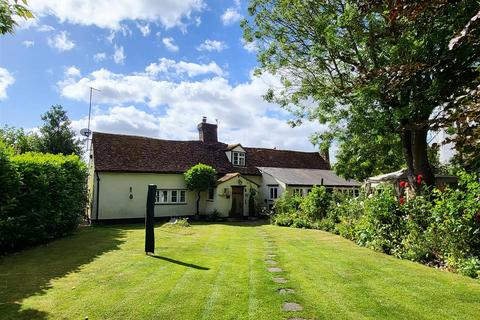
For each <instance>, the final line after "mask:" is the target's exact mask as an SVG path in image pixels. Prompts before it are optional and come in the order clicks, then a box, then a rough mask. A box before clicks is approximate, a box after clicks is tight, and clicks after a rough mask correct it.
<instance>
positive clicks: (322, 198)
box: [300, 186, 331, 220]
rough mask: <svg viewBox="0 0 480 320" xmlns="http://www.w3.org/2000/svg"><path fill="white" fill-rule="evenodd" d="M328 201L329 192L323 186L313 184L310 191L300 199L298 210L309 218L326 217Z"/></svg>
mask: <svg viewBox="0 0 480 320" xmlns="http://www.w3.org/2000/svg"><path fill="white" fill-rule="evenodd" d="M330 201H331V197H330V194H329V193H327V189H325V187H323V186H321V187H318V186H314V187H313V188H312V191H310V193H309V194H308V195H307V196H306V197H305V198H303V199H302V201H301V203H300V210H301V211H302V212H304V213H305V214H306V215H307V217H308V218H309V219H312V220H321V219H323V218H326V217H327V211H328V207H329V206H330Z"/></svg>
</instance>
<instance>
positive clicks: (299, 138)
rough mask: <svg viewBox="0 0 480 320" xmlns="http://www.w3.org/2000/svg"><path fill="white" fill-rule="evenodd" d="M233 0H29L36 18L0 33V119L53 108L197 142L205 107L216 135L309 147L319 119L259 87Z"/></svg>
mask: <svg viewBox="0 0 480 320" xmlns="http://www.w3.org/2000/svg"><path fill="white" fill-rule="evenodd" d="M246 4H247V3H246V2H243V1H242V2H241V1H238V0H226V1H207V0H182V1H178V0H162V1H155V0H136V1H131V0H117V1H109V0H83V1H76V0H62V1H58V0H30V1H29V5H30V9H31V10H32V11H33V13H34V14H35V16H36V19H34V20H30V21H27V22H24V21H21V22H20V27H19V28H18V29H17V30H16V33H15V34H14V35H5V36H2V37H0V125H1V126H3V125H10V126H15V127H23V128H25V129H27V131H28V130H35V128H37V127H38V126H40V125H41V119H40V115H41V114H43V113H45V112H46V111H47V110H48V109H49V108H50V106H51V105H54V104H61V105H62V106H64V108H65V109H66V110H67V111H68V115H69V117H70V119H71V120H72V126H73V128H74V129H75V130H76V132H79V130H80V129H81V128H84V127H86V126H87V118H88V102H89V90H90V89H89V87H94V88H96V89H98V90H100V91H93V97H92V98H93V99H92V100H93V109H92V118H91V128H92V130H93V131H101V132H110V133H120V134H133V135H141V136H150V137H156V138H161V139H175V140H196V139H198V131H197V128H196V126H197V124H198V123H199V122H200V121H201V119H202V117H203V116H206V117H207V119H208V122H212V123H214V122H215V121H218V124H219V139H220V140H221V141H223V142H226V143H237V142H239V143H241V144H242V145H244V146H250V147H268V148H273V147H276V148H280V149H293V150H304V151H314V150H315V147H314V146H313V145H312V144H311V143H310V141H309V137H310V136H311V135H312V134H313V133H315V132H316V131H318V130H320V126H319V125H318V124H316V123H309V122H307V123H305V124H303V125H302V126H300V127H296V128H291V127H290V126H289V125H288V124H287V121H288V120H289V119H292V116H291V115H290V114H289V113H288V112H287V111H285V110H283V109H281V108H280V107H279V106H277V105H275V104H269V103H266V102H265V101H264V100H263V98H262V95H263V94H264V93H265V92H266V90H267V89H268V88H269V87H270V86H274V87H275V86H278V85H279V83H278V79H277V78H275V77H274V76H272V75H263V76H260V77H256V76H254V75H253V70H254V69H255V67H256V66H257V61H256V49H255V46H254V45H251V44H249V45H247V44H245V43H244V42H243V41H242V29H241V27H240V21H241V19H243V18H245V17H247V12H246V9H247V8H246Z"/></svg>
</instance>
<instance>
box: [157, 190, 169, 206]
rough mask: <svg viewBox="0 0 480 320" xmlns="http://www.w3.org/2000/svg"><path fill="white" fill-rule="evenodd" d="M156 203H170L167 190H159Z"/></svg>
mask: <svg viewBox="0 0 480 320" xmlns="http://www.w3.org/2000/svg"><path fill="white" fill-rule="evenodd" d="M155 202H156V203H168V191H167V190H158V189H157V194H156V196H155Z"/></svg>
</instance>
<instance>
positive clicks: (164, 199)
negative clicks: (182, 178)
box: [155, 189, 187, 204]
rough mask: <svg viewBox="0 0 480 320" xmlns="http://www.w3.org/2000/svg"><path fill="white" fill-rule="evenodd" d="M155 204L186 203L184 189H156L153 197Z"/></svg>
mask: <svg viewBox="0 0 480 320" xmlns="http://www.w3.org/2000/svg"><path fill="white" fill-rule="evenodd" d="M155 203H157V204H177V203H181V204H184V203H187V201H186V191H185V190H160V189H157V194H156V197H155Z"/></svg>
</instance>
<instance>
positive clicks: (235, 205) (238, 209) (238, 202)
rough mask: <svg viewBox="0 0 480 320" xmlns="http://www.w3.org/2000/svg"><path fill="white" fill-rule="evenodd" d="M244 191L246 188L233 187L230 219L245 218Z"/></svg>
mask: <svg viewBox="0 0 480 320" xmlns="http://www.w3.org/2000/svg"><path fill="white" fill-rule="evenodd" d="M243 189H244V187H235V186H232V209H231V210H230V217H243Z"/></svg>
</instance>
